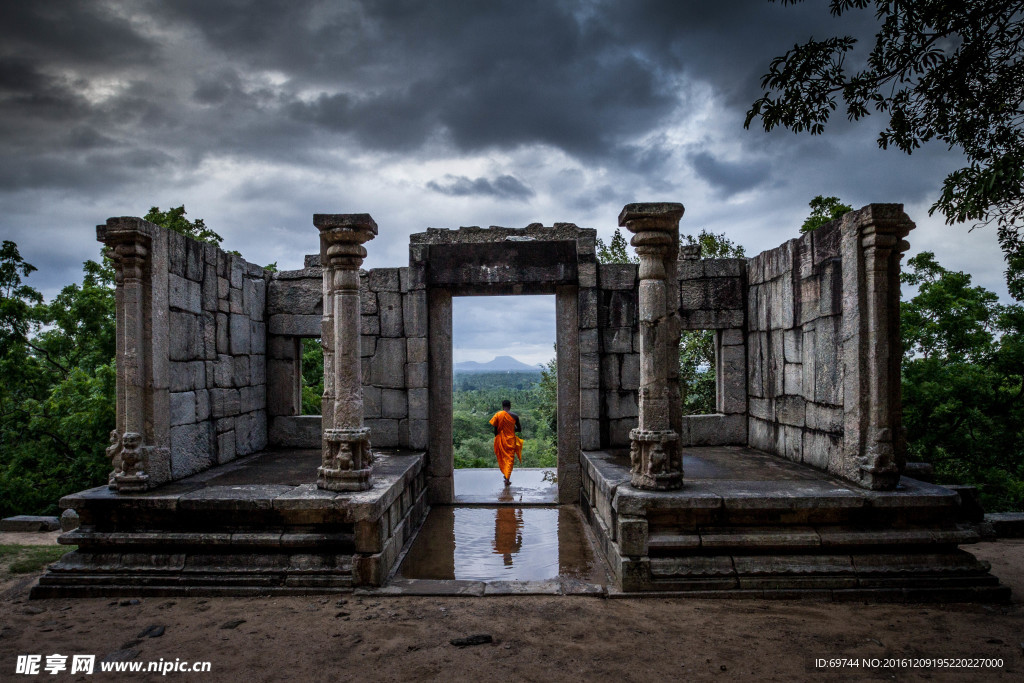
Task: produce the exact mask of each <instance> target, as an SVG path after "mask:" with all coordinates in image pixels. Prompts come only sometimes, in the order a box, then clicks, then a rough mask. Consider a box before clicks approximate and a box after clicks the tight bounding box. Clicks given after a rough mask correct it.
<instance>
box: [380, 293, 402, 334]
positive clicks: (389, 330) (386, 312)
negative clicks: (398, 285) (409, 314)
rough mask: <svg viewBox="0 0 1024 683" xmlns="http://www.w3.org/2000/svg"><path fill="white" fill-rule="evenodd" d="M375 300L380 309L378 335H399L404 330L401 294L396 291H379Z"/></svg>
mask: <svg viewBox="0 0 1024 683" xmlns="http://www.w3.org/2000/svg"><path fill="white" fill-rule="evenodd" d="M377 301H378V306H379V311H380V312H379V316H380V335H381V336H382V337H401V336H402V335H403V330H404V324H403V320H402V319H403V315H402V295H401V294H399V293H398V292H380V293H379V294H377Z"/></svg>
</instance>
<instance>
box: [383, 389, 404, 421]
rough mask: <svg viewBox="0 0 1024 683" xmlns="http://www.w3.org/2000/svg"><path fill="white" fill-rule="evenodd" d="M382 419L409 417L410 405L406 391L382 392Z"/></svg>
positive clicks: (387, 390)
mask: <svg viewBox="0 0 1024 683" xmlns="http://www.w3.org/2000/svg"><path fill="white" fill-rule="evenodd" d="M380 401H381V417H385V418H405V417H408V415H409V404H408V401H407V399H406V393H405V391H402V390H398V389H383V390H382V391H381V399H380Z"/></svg>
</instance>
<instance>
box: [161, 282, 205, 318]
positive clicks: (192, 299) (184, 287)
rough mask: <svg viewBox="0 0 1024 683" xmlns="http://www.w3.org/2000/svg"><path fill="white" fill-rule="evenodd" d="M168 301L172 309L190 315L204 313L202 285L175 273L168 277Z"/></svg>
mask: <svg viewBox="0 0 1024 683" xmlns="http://www.w3.org/2000/svg"><path fill="white" fill-rule="evenodd" d="M167 299H168V303H169V304H170V306H171V308H172V309H177V310H180V311H187V312H189V313H199V312H200V311H202V300H203V297H202V287H201V286H200V284H199V283H198V282H193V281H192V280H187V279H185V278H183V277H179V276H177V275H175V274H174V273H170V274H168V276H167Z"/></svg>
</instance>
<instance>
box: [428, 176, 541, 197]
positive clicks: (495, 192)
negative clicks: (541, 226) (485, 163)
mask: <svg viewBox="0 0 1024 683" xmlns="http://www.w3.org/2000/svg"><path fill="white" fill-rule="evenodd" d="M427 188H429V189H431V190H433V191H434V192H440V193H441V194H446V195H448V196H450V197H469V196H485V197H499V198H501V199H519V200H525V199H529V198H530V197H532V196H533V194H534V193H533V190H531V189H530V188H529V187H527V186H526V185H524V184H523V182H522V181H521V180H519V179H518V178H516V177H515V176H510V175H502V176H498V177H497V178H495V179H494V180H488V179H487V178H476V179H475V180H470V179H469V178H467V177H466V176H464V175H463V176H453V175H446V176H445V177H444V180H442V181H440V182H438V181H436V180H431V181H430V182H429V183H427Z"/></svg>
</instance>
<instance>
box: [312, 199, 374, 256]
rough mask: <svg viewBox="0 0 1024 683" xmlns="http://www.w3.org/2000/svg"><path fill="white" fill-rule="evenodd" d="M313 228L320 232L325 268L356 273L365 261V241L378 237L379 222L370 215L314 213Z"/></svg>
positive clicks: (321, 251) (321, 253) (321, 254)
mask: <svg viewBox="0 0 1024 683" xmlns="http://www.w3.org/2000/svg"><path fill="white" fill-rule="evenodd" d="M313 225H315V226H316V228H317V230H319V231H320V245H321V248H320V256H321V259H322V260H323V264H324V266H331V267H335V268H345V269H351V270H355V269H356V268H358V267H359V266H360V265H362V263H363V259H364V258H366V248H365V247H363V243H364V242H369V241H370V240H372V239H373V238H374V237H376V236H377V223H376V222H375V221H374V220H373V218H372V217H371V216H370V214H368V213H315V214H313Z"/></svg>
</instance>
